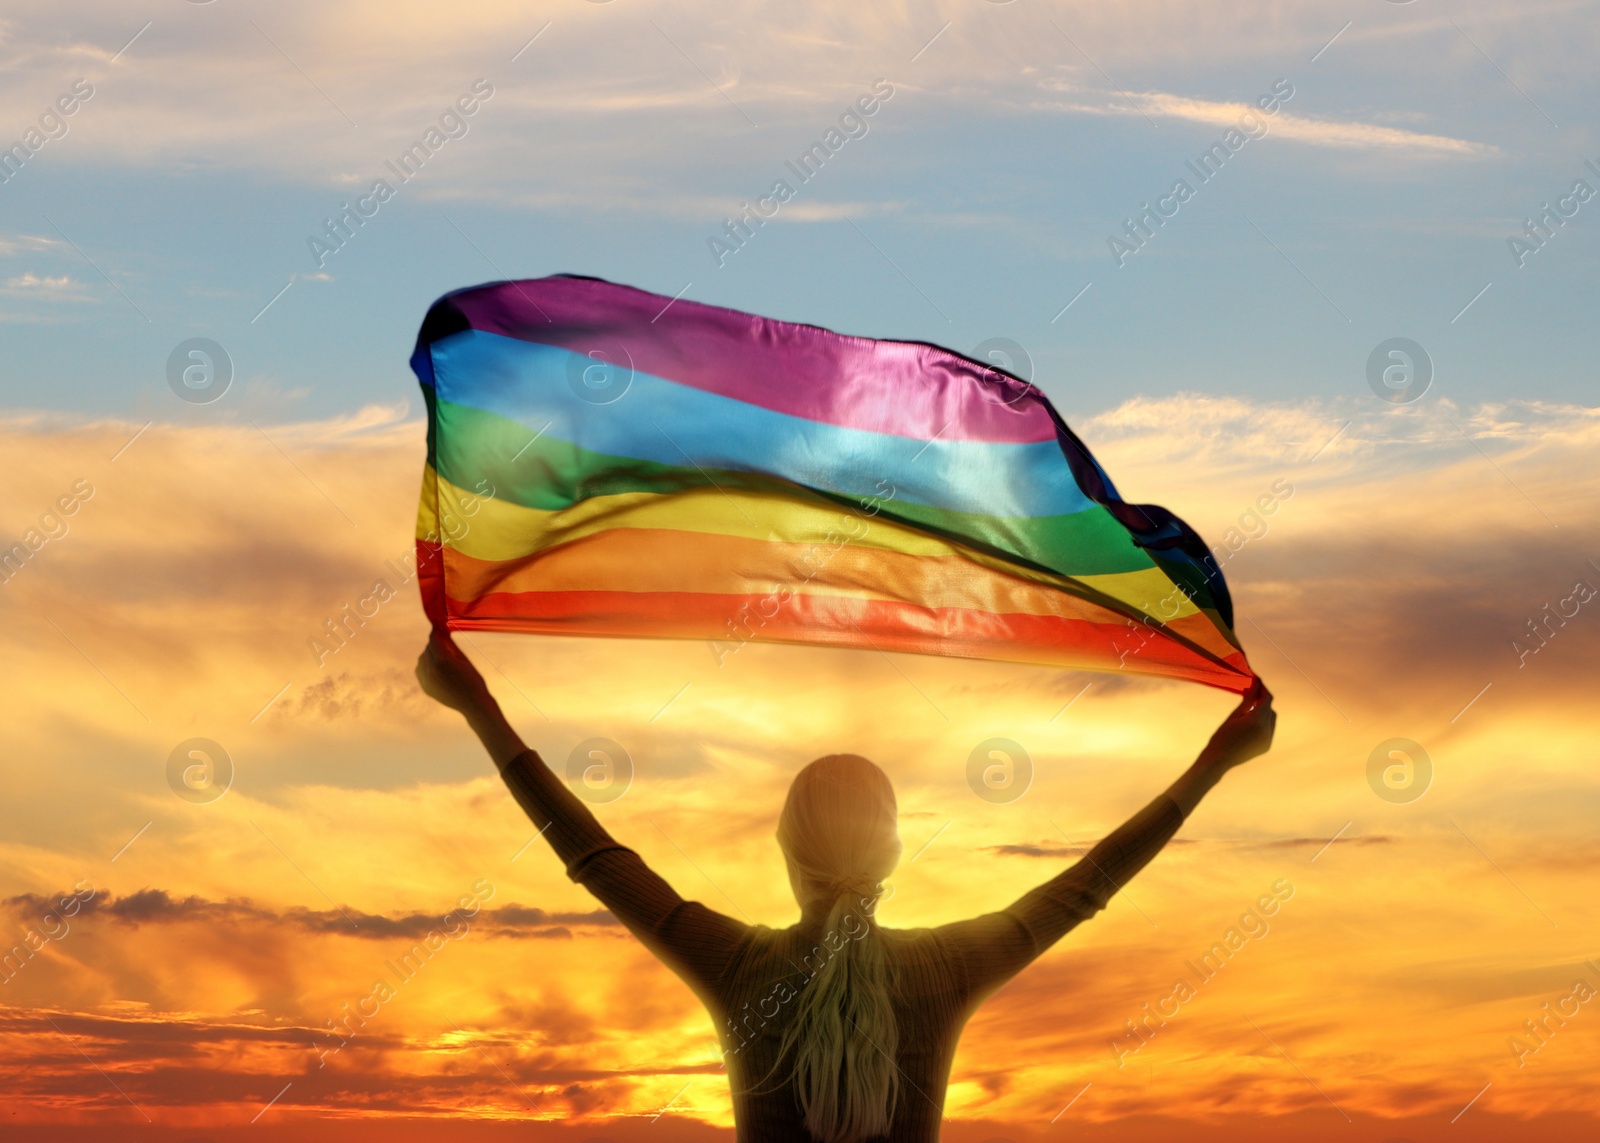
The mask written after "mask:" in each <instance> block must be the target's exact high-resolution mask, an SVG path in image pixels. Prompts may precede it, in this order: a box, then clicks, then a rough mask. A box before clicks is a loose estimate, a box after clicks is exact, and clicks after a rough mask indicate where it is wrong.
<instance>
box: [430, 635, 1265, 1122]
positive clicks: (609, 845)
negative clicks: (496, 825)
mask: <svg viewBox="0 0 1600 1143" xmlns="http://www.w3.org/2000/svg"><path fill="white" fill-rule="evenodd" d="M417 678H418V680H419V681H420V682H421V684H422V688H423V690H424V691H426V692H427V693H428V694H429V695H431V696H432V697H433V698H435V699H437V700H438V701H439V702H441V703H443V704H444V705H446V706H449V707H452V708H454V709H455V710H458V711H460V712H461V713H462V714H464V715H466V717H467V722H468V723H469V724H470V725H471V726H472V729H473V730H475V731H476V732H477V734H478V737H479V738H480V739H482V740H483V744H484V746H485V747H487V749H488V751H489V754H490V756H491V757H493V758H494V760H495V764H496V765H497V766H498V767H499V768H500V773H501V776H502V777H503V778H504V779H505V781H506V785H507V786H509V787H510V788H511V792H512V794H513V795H515V797H516V799H517V801H518V802H519V803H520V804H521V806H522V808H523V809H524V810H525V811H527V814H528V817H530V818H531V819H532V820H533V824H534V825H536V826H538V827H539V829H540V831H541V833H542V834H543V835H544V837H545V840H547V841H548V842H549V843H550V845H551V846H552V847H553V848H554V849H555V851H556V854H557V856H559V857H560V858H561V859H562V861H564V862H565V863H566V867H567V876H568V877H570V878H572V879H573V880H574V881H576V882H578V883H579V884H581V885H583V886H584V888H586V889H588V890H589V891H590V892H591V893H593V894H594V895H595V896H596V897H598V898H599V899H600V900H601V901H602V902H603V903H604V904H605V905H606V907H607V908H609V909H610V910H611V912H612V913H614V914H615V915H616V917H617V919H618V920H620V921H621V922H622V923H623V924H624V925H626V926H627V927H628V929H629V930H630V931H631V932H633V933H634V935H636V936H637V937H638V938H639V939H640V940H641V941H642V942H643V943H644V944H645V946H646V947H647V948H649V949H650V951H651V952H653V953H655V955H656V956H657V957H659V958H660V959H661V960H662V961H663V962H665V963H666V964H667V965H668V967H670V968H671V969H672V970H673V971H674V972H675V973H677V974H678V975H679V976H680V977H682V978H683V980H684V981H685V982H686V983H687V984H688V985H689V987H690V988H691V989H693V990H694V992H695V994H696V995H697V996H699V997H700V999H701V1001H702V1002H703V1003H704V1004H705V1005H706V1007H707V1008H708V1009H709V1010H710V1011H711V1014H712V1019H713V1021H714V1022H715V1024H716V1025H717V1029H718V1035H719V1037H720V1038H721V1041H722V1046H723V1052H724V1059H725V1061H726V1063H727V1067H728V1076H729V1079H730V1082H731V1083H732V1085H733V1108H734V1121H735V1123H736V1124H737V1127H738V1138H739V1139H740V1140H750V1141H754V1143H857V1141H864V1140H869V1139H890V1140H893V1141H894V1143H924V1141H934V1140H937V1139H938V1138H939V1124H940V1120H941V1118H942V1114H943V1105H944V1093H945V1085H946V1083H947V1082H948V1080H949V1075H950V1063H951V1059H952V1057H953V1056H954V1055H955V1046H956V1040H957V1038H958V1037H959V1036H960V1033H961V1029H962V1027H963V1025H965V1023H966V1021H967V1019H968V1017H970V1016H971V1015H972V1013H973V1012H974V1010H976V1008H977V1007H978V1005H979V1004H980V1003H981V1002H982V1001H983V1000H984V999H985V998H986V997H987V996H989V995H990V994H991V993H993V992H994V991H995V990H996V989H997V988H999V987H1000V986H1001V985H1002V984H1004V983H1005V982H1006V981H1007V980H1009V979H1011V977H1013V976H1015V975H1016V974H1017V973H1018V972H1019V971H1021V970H1022V969H1023V968H1024V967H1026V966H1027V965H1028V964H1029V963H1031V962H1032V961H1033V960H1034V958H1035V957H1037V956H1039V954H1041V953H1042V952H1044V951H1045V950H1046V949H1048V948H1049V947H1050V946H1051V945H1052V944H1054V943H1055V942H1056V941H1057V940H1059V939H1060V938H1061V937H1062V935H1063V934H1065V933H1066V932H1068V931H1069V930H1070V929H1072V928H1073V927H1074V926H1076V925H1077V924H1078V923H1079V922H1080V921H1083V920H1085V919H1087V918H1088V917H1090V916H1092V915H1094V914H1095V913H1096V912H1098V911H1099V910H1101V909H1103V908H1105V906H1106V902H1107V901H1108V900H1109V899H1110V898H1111V895H1112V894H1113V893H1115V892H1116V891H1117V890H1118V889H1120V888H1121V887H1122V886H1123V885H1124V884H1125V883H1126V882H1127V881H1128V879H1129V878H1130V877H1132V876H1133V875H1134V874H1135V873H1137V872H1138V871H1139V870H1140V869H1142V868H1144V866H1145V865H1146V863H1148V862H1149V861H1150V859H1151V858H1153V857H1154V856H1155V855H1156V854H1157V853H1158V852H1159V851H1160V850H1161V847H1162V846H1164V845H1166V843H1167V842H1168V840H1170V839H1171V837H1172V835H1173V834H1175V833H1176V832H1177V831H1178V827H1179V826H1180V825H1182V824H1183V821H1184V819H1185V818H1187V817H1188V816H1189V814H1190V812H1191V811H1192V810H1193V809H1194V807H1195V806H1196V805H1197V804H1198V803H1199V801H1200V799H1201V798H1202V797H1204V796H1205V794H1206V792H1207V791H1208V790H1210V789H1211V787H1212V786H1214V785H1216V784H1217V782H1218V781H1219V780H1220V779H1221V778H1222V775H1223V774H1225V773H1227V771H1228V770H1230V769H1232V768H1233V767H1234V766H1237V765H1239V764H1240V763H1241V762H1245V761H1248V760H1249V759H1251V758H1254V757H1256V756H1257V755H1260V754H1264V753H1265V752H1266V751H1267V750H1268V748H1269V747H1270V746H1271V744H1272V732H1273V726H1274V724H1275V722H1276V718H1277V716H1276V715H1275V714H1274V713H1273V710H1272V696H1271V694H1269V693H1268V692H1267V690H1266V688H1265V687H1263V686H1262V685H1261V683H1260V682H1259V681H1258V682H1257V683H1256V684H1255V686H1254V687H1253V688H1252V689H1251V690H1250V691H1249V692H1248V693H1246V694H1245V695H1244V698H1243V701H1241V702H1240V704H1239V706H1238V708H1237V709H1235V710H1234V712H1233V713H1232V714H1230V715H1229V716H1228V718H1227V719H1226V721H1224V722H1223V724H1222V726H1221V727H1220V728H1219V729H1218V730H1217V732H1216V733H1215V734H1213V735H1212V736H1211V741H1210V743H1209V744H1208V745H1207V746H1206V748H1205V749H1204V750H1202V751H1201V752H1200V756H1199V758H1198V759H1197V760H1196V762H1195V763H1194V765H1193V766H1191V767H1190V768H1189V769H1188V770H1187V771H1185V772H1184V774H1183V776H1182V777H1180V778H1179V779H1178V780H1177V781H1176V782H1174V783H1173V784H1172V785H1171V786H1170V787H1169V788H1168V789H1167V791H1166V793H1164V794H1162V795H1160V796H1159V797H1157V798H1156V799H1155V801H1153V802H1151V803H1150V804H1149V805H1148V806H1146V807H1145V808H1144V809H1143V810H1141V811H1140V812H1139V813H1137V814H1135V815H1134V816H1133V817H1132V818H1130V819H1129V820H1128V821H1127V822H1126V823H1125V824H1123V825H1122V826H1121V827H1120V828H1119V829H1117V830H1116V831H1115V832H1114V833H1112V834H1111V835H1110V836H1109V837H1107V838H1106V839H1105V840H1104V841H1102V842H1100V843H1099V844H1098V845H1096V846H1095V847H1094V849H1092V850H1090V851H1089V853H1088V855H1087V856H1085V857H1084V858H1083V859H1082V860H1081V861H1079V862H1077V863H1076V864H1075V865H1073V866H1072V867H1071V868H1070V869H1068V870H1067V871H1066V872H1065V873H1062V874H1060V875H1059V876H1057V877H1056V878H1054V879H1053V880H1050V881H1047V882H1045V883H1044V884H1043V885H1041V886H1039V887H1038V888H1036V889H1034V890H1033V891H1031V892H1029V893H1026V894H1024V895H1023V896H1022V897H1021V898H1020V899H1019V900H1018V901H1016V902H1015V903H1014V904H1012V905H1011V906H1010V907H1008V908H1006V909H1003V910H1001V911H1000V912H998V913H989V914H986V915H984V916H981V917H975V918H973V919H972V920H968V921H957V922H955V923H953V924H948V925H941V926H939V927H938V928H934V929H885V928H881V927H880V926H879V925H878V924H877V922H876V921H875V919H874V917H873V913H874V911H875V908H876V905H877V902H878V900H879V897H880V894H881V892H882V882H883V881H884V880H885V879H886V878H887V877H888V876H889V874H890V873H891V872H892V871H893V869H894V867H895V863H896V862H897V861H898V860H899V856H900V839H899V836H898V833H897V831H896V826H895V812H896V811H895V798H894V790H893V788H892V787H891V786H890V784H889V779H888V777H887V776H885V774H884V773H883V771H882V770H880V769H878V767H876V766H874V765H873V764H872V763H871V762H868V761H867V760H866V759H865V758H860V757H857V756H856V755H853V754H835V755H830V756H828V757H826V758H819V759H817V760H816V761H815V762H813V763H811V764H810V765H809V766H807V767H805V769H803V770H801V771H800V773H799V774H797V775H796V776H795V779H794V783H793V785H792V786H791V787H790V789H789V795H788V798H787V799H786V801H785V803H784V807H783V812H782V814H781V815H780V817H779V819H778V843H779V845H780V846H781V847H782V849H783V853H784V858H785V859H786V861H787V863H788V868H789V882H790V884H791V886H793V888H794V893H795V899H796V900H797V901H798V902H799V904H800V909H801V914H800V921H799V922H798V923H797V924H795V925H792V926H790V927H789V928H787V929H776V930H775V929H770V928H768V927H766V926H765V925H746V924H742V923H741V922H739V921H736V920H734V919H732V918H731V917H725V916H723V915H722V914H721V913H717V912H714V911H713V910H711V909H708V908H706V907H705V906H704V905H702V904H700V903H699V902H698V901H685V900H684V899H683V898H682V897H680V896H678V894H677V893H676V892H674V891H673V889H672V887H671V886H669V885H668V884H667V883H666V882H665V881H663V880H662V879H661V878H660V877H658V876H656V874H654V873H653V872H651V871H650V869H649V868H648V867H647V866H646V865H645V864H644V862H643V861H642V860H640V858H639V855H638V854H636V853H634V852H633V851H632V850H631V849H627V848H625V847H623V846H621V845H619V844H617V842H616V841H614V840H613V839H612V837H611V835H610V834H608V833H607V832H606V831H605V829H604V828H603V827H602V826H601V825H600V823H599V822H598V821H596V820H595V817H594V815H593V814H591V813H590V812H589V809H588V807H587V806H585V805H584V803H583V802H582V801H580V800H579V799H578V798H577V797H575V796H574V795H573V794H572V792H571V791H569V790H568V789H567V788H566V786H565V785H563V784H562V782H561V780H560V779H558V778H557V777H556V776H555V774H554V773H552V772H551V770H550V768H549V767H547V766H546V765H545V764H544V762H543V761H541V760H540V758H539V756H538V755H537V754H535V753H534V752H533V751H532V750H529V749H528V748H527V747H526V746H525V745H524V744H523V742H522V740H521V739H520V738H518V737H517V733H516V731H514V730H512V729H511V726H510V724H508V723H507V722H506V720H505V717H504V715H502V714H501V712H500V707H499V704H498V703H496V702H495V700H494V697H493V696H492V695H490V693H489V690H488V687H486V686H485V685H484V682H483V677H482V676H481V675H479V674H478V671H477V669H476V668H474V667H473V665H472V664H471V662H469V661H468V660H467V657H466V656H465V655H464V654H462V652H461V651H460V649H459V648H457V647H456V645H455V643H454V641H453V640H451V639H450V638H449V637H448V636H440V635H438V634H435V635H434V637H433V638H432V639H431V640H430V641H429V644H428V648H427V650H425V651H424V652H423V653H422V656H421V658H419V659H418V661H417Z"/></svg>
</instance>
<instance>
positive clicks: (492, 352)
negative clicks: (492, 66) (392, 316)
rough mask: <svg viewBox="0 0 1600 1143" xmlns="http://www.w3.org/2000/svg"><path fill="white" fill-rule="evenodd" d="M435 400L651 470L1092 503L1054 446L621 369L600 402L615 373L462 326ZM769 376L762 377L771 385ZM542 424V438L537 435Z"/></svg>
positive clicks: (921, 496) (981, 501)
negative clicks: (860, 420)
mask: <svg viewBox="0 0 1600 1143" xmlns="http://www.w3.org/2000/svg"><path fill="white" fill-rule="evenodd" d="M431 354H432V359H433V381H434V386H435V389H436V391H437V393H438V395H439V396H440V397H442V398H444V399H445V400H448V401H453V402H455V403H456V404H459V405H470V406H472V407H473V408H477V409H482V410H484V411H486V412H490V413H495V414H497V415H499V416H502V417H506V418H508V419H510V420H514V421H517V422H519V423H521V424H523V425H526V426H527V427H528V428H529V430H530V431H531V432H540V433H541V438H543V437H550V438H554V439H556V440H562V441H566V442H568V443H570V444H575V445H577V446H579V447H580V448H585V449H588V450H590V451H592V452H597V453H605V454H608V455H611V456H627V457H633V458H635V459H637V460H649V461H655V462H656V463H658V464H670V465H678V466H682V467H690V466H697V467H699V468H703V469H709V470H716V469H728V470H736V471H748V472H763V473H770V474H772V475H775V476H779V477H781V478H783V479H785V480H789V481H792V482H794V483H795V484H800V485H804V486H806V487H808V488H815V489H818V490H820V491H824V492H832V493H836V494H839V495H845V496H854V497H868V496H879V497H883V496H886V495H887V494H888V491H889V490H890V489H893V494H894V496H895V497H896V498H897V499H901V500H908V501H910V502H911V503H913V504H925V505H928V506H930V507H934V508H949V509H953V510H955V511H958V512H975V513H980V514H983V515H989V516H1063V515H1067V514H1069V513H1073V512H1082V511H1085V510H1088V509H1090V508H1093V507H1095V505H1094V503H1093V502H1092V501H1091V500H1090V499H1089V498H1088V497H1087V496H1085V495H1084V493H1083V491H1082V489H1080V488H1079V487H1078V484H1077V481H1076V480H1075V479H1074V478H1073V475H1072V470H1071V468H1070V467H1069V466H1068V464H1067V461H1066V458H1065V457H1064V456H1063V455H1062V454H1061V446H1060V445H1058V444H1057V443H1056V442H1054V441H1041V442H1037V443H1033V444H1007V443H994V442H989V441H960V440H957V441H946V440H934V441H933V442H932V443H927V442H922V441H916V440H909V439H907V438H905V437H897V436H891V435H888V434H885V433H875V432H868V431H865V430H862V429H852V428H846V427H844V426H840V425H829V424H824V423H822V422H820V421H812V420H808V419H806V418H804V417H794V416H790V415H789V414H787V413H779V412H775V411H773V410H771V409H763V408H760V407H759V406H756V405H751V404H747V403H746V402H744V401H738V400H735V399H733V398H731V397H724V396H722V395H721V394H718V393H710V392H707V391H705V390H703V389H695V388H693V387H691V386H688V385H680V384H678V383H677V382H674V381H669V380H667V379H665V378H663V377H656V376H654V375H652V374H649V373H643V372H638V371H634V372H632V374H631V378H630V379H629V380H628V384H627V388H626V391H624V392H623V393H622V395H621V396H620V397H618V398H617V399H616V400H614V401H611V402H609V403H604V404H602V403H598V402H595V401H590V400H585V399H583V398H582V397H580V396H579V395H578V393H579V390H580V389H582V390H584V391H586V392H597V393H598V395H601V396H604V395H606V391H605V390H604V389H599V390H590V389H584V370H585V368H588V369H589V374H588V376H589V378H590V380H592V381H594V382H596V383H597V384H599V385H602V386H603V385H605V384H606V383H607V378H608V376H609V378H610V380H611V382H612V383H616V382H617V381H618V380H619V379H621V378H627V377H628V372H629V371H628V370H626V369H625V368H624V369H619V370H616V371H614V372H612V373H610V374H608V373H607V370H606V369H605V368H604V367H600V366H596V365H595V363H594V362H592V361H590V360H589V359H587V358H584V357H582V356H580V355H578V354H575V353H573V352H572V351H570V350H567V349H562V348H559V347H557V346H550V345H539V344H536V343H533V342H527V341H520V340H518V339H516V338H509V337H502V336H500V335H499V334H494V333H486V332H484V331H482V330H465V331H462V332H460V333H455V334H451V335H450V336H448V337H444V338H441V339H440V340H438V341H436V342H434V343H433V345H432V347H431ZM781 383H782V379H781V378H774V379H773V384H781ZM541 430H542V432H541Z"/></svg>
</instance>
